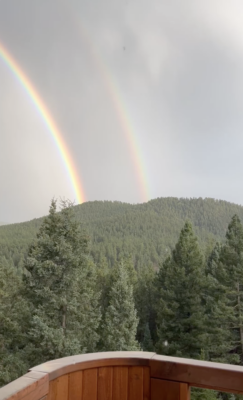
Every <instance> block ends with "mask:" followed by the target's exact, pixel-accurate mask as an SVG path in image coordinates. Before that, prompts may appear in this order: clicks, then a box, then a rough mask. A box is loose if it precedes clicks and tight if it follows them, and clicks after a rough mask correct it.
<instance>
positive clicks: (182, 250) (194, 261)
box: [157, 222, 206, 359]
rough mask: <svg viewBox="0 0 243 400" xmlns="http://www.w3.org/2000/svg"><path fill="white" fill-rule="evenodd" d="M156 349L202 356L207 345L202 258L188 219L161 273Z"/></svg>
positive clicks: (162, 351)
mask: <svg viewBox="0 0 243 400" xmlns="http://www.w3.org/2000/svg"><path fill="white" fill-rule="evenodd" d="M157 285H158V288H159V303H158V317H157V324H158V343H157V351H158V352H159V353H160V354H163V353H166V354H169V355H173V356H179V357H187V358H188V357H189V358H196V359H197V358H200V354H201V350H202V349H204V347H205V345H206V334H205V312H204V308H203V305H202V289H203V287H204V285H205V275H204V268H203V257H202V254H201V252H200V249H199V246H198V243H197V239H196V237H195V236H194V234H193V230H192V226H191V224H190V223H189V222H186V224H185V226H184V228H183V229H182V231H181V234H180V238H179V241H178V243H177V244H176V246H175V249H174V250H173V252H172V255H171V257H169V258H168V259H167V260H166V261H165V262H164V263H163V265H162V267H161V269H160V272H159V275H158V283H157Z"/></svg>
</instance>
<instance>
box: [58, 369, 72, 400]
mask: <svg viewBox="0 0 243 400" xmlns="http://www.w3.org/2000/svg"><path fill="white" fill-rule="evenodd" d="M68 378H69V377H68V375H63V376H60V378H57V388H56V399H55V400H68Z"/></svg>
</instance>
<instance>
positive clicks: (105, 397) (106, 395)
mask: <svg viewBox="0 0 243 400" xmlns="http://www.w3.org/2000/svg"><path fill="white" fill-rule="evenodd" d="M112 378H113V368H112V367H103V368H99V369H98V397H97V398H98V400H112Z"/></svg>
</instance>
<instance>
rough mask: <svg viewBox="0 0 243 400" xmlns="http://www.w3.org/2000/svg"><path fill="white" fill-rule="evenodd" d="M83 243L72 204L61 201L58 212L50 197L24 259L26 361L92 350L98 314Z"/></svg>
mask: <svg viewBox="0 0 243 400" xmlns="http://www.w3.org/2000/svg"><path fill="white" fill-rule="evenodd" d="M88 242H89V240H88V237H87V236H86V235H84V234H82V232H81V231H80V229H79V226H78V224H77V222H76V221H75V220H74V218H73V207H72V204H70V203H69V202H66V201H65V202H62V209H61V212H59V213H58V212H57V203H56V201H55V200H53V201H52V202H51V206H50V212H49V216H48V217H46V218H45V219H44V221H43V224H42V226H41V227H40V230H39V233H38V235H37V240H36V242H35V243H34V244H33V245H32V246H31V247H30V249H29V253H28V258H27V260H26V263H25V268H26V270H27V272H28V274H27V275H26V276H25V285H26V288H25V295H26V298H27V299H28V301H29V304H30V309H31V315H32V318H31V320H30V326H29V330H28V339H29V345H28V348H27V351H28V354H29V359H30V362H31V364H32V365H36V364H38V363H41V362H44V361H47V360H49V359H54V358H60V357H63V356H67V355H71V354H78V353H82V352H86V351H87V352H91V351H94V350H95V349H96V343H97V341H98V336H97V329H98V324H99V319H100V312H99V308H98V307H97V306H98V295H97V294H96V293H95V289H96V287H95V285H96V282H95V269H94V266H93V264H92V262H91V260H90V258H89V248H88Z"/></svg>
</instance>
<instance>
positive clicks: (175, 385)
mask: <svg viewBox="0 0 243 400" xmlns="http://www.w3.org/2000/svg"><path fill="white" fill-rule="evenodd" d="M151 400H180V383H179V382H170V381H164V380H162V379H151Z"/></svg>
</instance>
